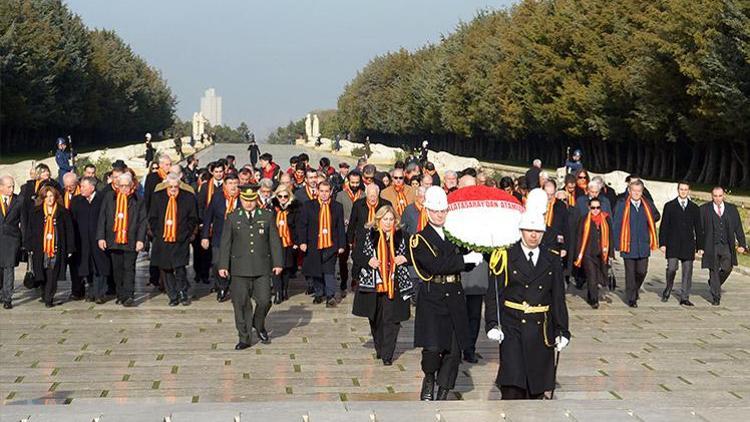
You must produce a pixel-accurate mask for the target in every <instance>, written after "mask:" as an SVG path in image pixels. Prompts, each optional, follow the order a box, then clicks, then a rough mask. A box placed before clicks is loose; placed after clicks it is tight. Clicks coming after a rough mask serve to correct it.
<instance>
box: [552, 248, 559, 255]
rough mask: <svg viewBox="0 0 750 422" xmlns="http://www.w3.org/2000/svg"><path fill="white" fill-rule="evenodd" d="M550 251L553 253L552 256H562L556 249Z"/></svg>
mask: <svg viewBox="0 0 750 422" xmlns="http://www.w3.org/2000/svg"><path fill="white" fill-rule="evenodd" d="M549 251H550V253H551V254H553V255H560V251H556V250H554V249H550V250H549Z"/></svg>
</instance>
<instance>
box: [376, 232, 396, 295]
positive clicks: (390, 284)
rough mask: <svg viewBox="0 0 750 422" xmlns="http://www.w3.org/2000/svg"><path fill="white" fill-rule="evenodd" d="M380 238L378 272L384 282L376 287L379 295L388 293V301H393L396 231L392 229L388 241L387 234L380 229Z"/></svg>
mask: <svg viewBox="0 0 750 422" xmlns="http://www.w3.org/2000/svg"><path fill="white" fill-rule="evenodd" d="M378 232H379V234H380V238H379V239H378V250H377V254H378V255H377V259H378V261H380V266H379V267H378V271H379V272H380V279H381V280H382V281H383V282H382V283H379V284H378V285H377V286H376V289H375V290H376V291H377V292H378V293H387V294H388V299H393V298H394V297H395V296H396V292H395V290H396V289H395V285H394V284H395V283H394V277H393V275H394V272H395V271H396V256H395V251H396V249H395V248H394V247H393V238H394V237H395V236H394V233H395V230H394V229H393V228H392V229H391V231H390V232H389V233H388V239H386V233H385V232H384V231H383V230H381V229H378Z"/></svg>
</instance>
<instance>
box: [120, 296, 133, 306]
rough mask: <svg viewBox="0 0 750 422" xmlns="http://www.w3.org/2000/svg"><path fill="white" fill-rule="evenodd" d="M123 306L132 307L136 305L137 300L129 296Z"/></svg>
mask: <svg viewBox="0 0 750 422" xmlns="http://www.w3.org/2000/svg"><path fill="white" fill-rule="evenodd" d="M122 306H124V307H126V308H132V307H134V306H135V300H133V298H132V297H129V298H127V299H125V302H122Z"/></svg>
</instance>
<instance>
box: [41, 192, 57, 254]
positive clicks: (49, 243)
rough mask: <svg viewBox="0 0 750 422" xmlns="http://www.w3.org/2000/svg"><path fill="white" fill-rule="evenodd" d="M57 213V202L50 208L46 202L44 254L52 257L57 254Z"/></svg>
mask: <svg viewBox="0 0 750 422" xmlns="http://www.w3.org/2000/svg"><path fill="white" fill-rule="evenodd" d="M55 214H57V204H55V205H53V206H52V208H49V207H48V206H47V204H44V238H43V239H42V240H43V250H44V254H45V255H47V256H48V257H50V258H52V257H53V256H55V237H56V236H55V234H56V233H55Z"/></svg>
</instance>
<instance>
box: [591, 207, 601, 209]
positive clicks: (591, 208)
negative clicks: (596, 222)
mask: <svg viewBox="0 0 750 422" xmlns="http://www.w3.org/2000/svg"><path fill="white" fill-rule="evenodd" d="M590 208H591V209H592V210H600V209H602V207H590Z"/></svg>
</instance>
